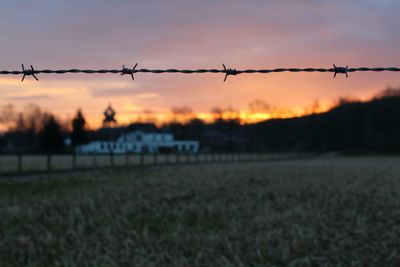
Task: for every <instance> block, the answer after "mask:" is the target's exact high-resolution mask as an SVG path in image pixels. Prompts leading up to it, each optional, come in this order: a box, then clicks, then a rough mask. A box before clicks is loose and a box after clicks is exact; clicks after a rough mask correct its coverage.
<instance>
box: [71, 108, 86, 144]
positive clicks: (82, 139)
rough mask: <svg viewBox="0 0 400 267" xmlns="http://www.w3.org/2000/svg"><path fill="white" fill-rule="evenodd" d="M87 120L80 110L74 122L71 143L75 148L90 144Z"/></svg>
mask: <svg viewBox="0 0 400 267" xmlns="http://www.w3.org/2000/svg"><path fill="white" fill-rule="evenodd" d="M85 126H86V120H85V118H84V116H83V114H82V111H81V110H80V109H78V111H77V112H76V115H75V118H74V119H73V120H72V132H71V143H72V146H73V147H76V146H78V145H81V144H85V143H87V142H88V134H87V131H86V127H85Z"/></svg>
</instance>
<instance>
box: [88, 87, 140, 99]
mask: <svg viewBox="0 0 400 267" xmlns="http://www.w3.org/2000/svg"><path fill="white" fill-rule="evenodd" d="M134 94H135V91H134V89H132V88H108V89H104V88H102V89H93V90H91V95H92V96H93V97H122V96H133V95H134Z"/></svg>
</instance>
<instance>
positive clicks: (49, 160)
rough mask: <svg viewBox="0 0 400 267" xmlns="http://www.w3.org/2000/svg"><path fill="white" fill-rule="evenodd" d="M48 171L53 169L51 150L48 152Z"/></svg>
mask: <svg viewBox="0 0 400 267" xmlns="http://www.w3.org/2000/svg"><path fill="white" fill-rule="evenodd" d="M47 171H48V172H50V171H51V153H50V152H48V153H47Z"/></svg>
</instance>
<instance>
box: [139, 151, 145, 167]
mask: <svg viewBox="0 0 400 267" xmlns="http://www.w3.org/2000/svg"><path fill="white" fill-rule="evenodd" d="M139 165H140V166H143V165H144V153H143V151H140V161H139Z"/></svg>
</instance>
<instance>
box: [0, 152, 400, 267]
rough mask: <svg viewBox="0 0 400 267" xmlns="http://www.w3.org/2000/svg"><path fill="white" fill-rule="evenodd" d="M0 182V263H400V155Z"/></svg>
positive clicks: (307, 264)
mask: <svg viewBox="0 0 400 267" xmlns="http://www.w3.org/2000/svg"><path fill="white" fill-rule="evenodd" d="M23 178H24V179H21V180H19V181H18V180H17V178H14V180H13V181H1V182H0V266H400V158H394V157H365V158H355V157H354V158H351V157H348V158H344V157H343V158H319V159H312V160H297V161H280V162H263V163H225V164H198V165H182V166H159V167H148V168H145V169H142V170H128V169H123V168H122V169H120V170H114V171H102V172H100V171H93V172H85V173H75V174H59V175H51V176H36V177H33V176H31V177H23Z"/></svg>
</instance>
